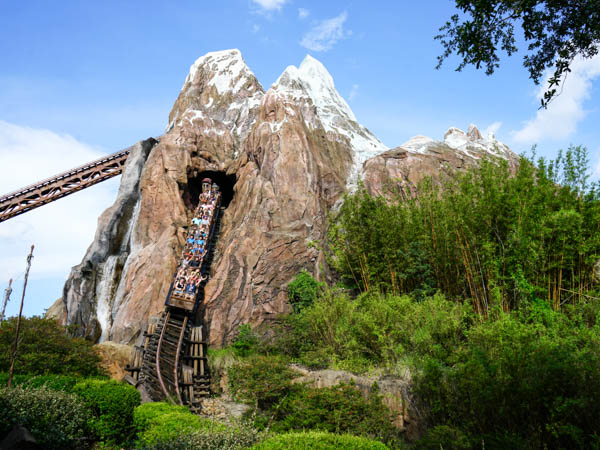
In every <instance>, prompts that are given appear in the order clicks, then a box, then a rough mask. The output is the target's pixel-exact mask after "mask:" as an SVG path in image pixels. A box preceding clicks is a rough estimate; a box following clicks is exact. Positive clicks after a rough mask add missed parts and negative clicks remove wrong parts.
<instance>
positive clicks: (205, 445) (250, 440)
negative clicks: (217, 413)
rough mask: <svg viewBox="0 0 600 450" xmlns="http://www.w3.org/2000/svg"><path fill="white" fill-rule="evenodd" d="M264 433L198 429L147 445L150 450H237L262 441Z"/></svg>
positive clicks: (244, 429) (249, 429)
mask: <svg viewBox="0 0 600 450" xmlns="http://www.w3.org/2000/svg"><path fill="white" fill-rule="evenodd" d="M262 438H263V435H262V434H261V433H259V432H258V431H256V430H255V429H252V428H232V429H229V430H226V431H221V430H216V431H215V430H213V431H207V430H205V431H198V432H193V433H190V434H180V435H178V436H176V437H174V438H171V439H168V440H157V441H155V442H154V444H152V445H150V446H148V447H146V448H148V449H150V450H222V449H228V450H236V449H242V448H249V447H251V446H252V445H254V444H256V443H257V442H260V441H261V440H262Z"/></svg>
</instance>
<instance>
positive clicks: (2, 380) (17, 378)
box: [0, 372, 35, 387]
mask: <svg viewBox="0 0 600 450" xmlns="http://www.w3.org/2000/svg"><path fill="white" fill-rule="evenodd" d="M34 376H35V375H24V374H19V373H15V374H13V378H12V384H11V386H20V385H22V384H23V383H26V382H27V381H29V380H30V379H31V378H32V377H34ZM6 386H8V372H2V373H0V387H6Z"/></svg>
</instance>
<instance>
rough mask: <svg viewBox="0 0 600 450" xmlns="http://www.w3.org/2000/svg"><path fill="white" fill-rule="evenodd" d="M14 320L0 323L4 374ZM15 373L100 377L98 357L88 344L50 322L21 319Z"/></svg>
mask: <svg viewBox="0 0 600 450" xmlns="http://www.w3.org/2000/svg"><path fill="white" fill-rule="evenodd" d="M16 323H17V319H16V318H15V317H13V318H10V319H8V320H5V321H4V322H2V323H1V324H0V372H8V369H9V367H10V356H11V354H12V346H13V342H14V337H15V328H16ZM19 340H20V341H19V351H18V354H17V359H16V361H15V369H14V370H15V373H20V374H36V375H46V374H65V375H74V376H77V375H79V376H90V375H100V374H101V373H102V371H101V369H100V367H99V361H100V359H99V356H98V355H97V354H96V352H95V351H94V349H93V345H92V343H91V342H89V341H86V340H84V339H79V338H72V337H70V336H69V334H68V333H67V330H66V328H65V327H63V326H61V325H60V324H59V323H58V322H57V321H56V320H54V319H46V318H41V317H37V316H34V317H30V318H23V319H22V321H21V331H20V337H19Z"/></svg>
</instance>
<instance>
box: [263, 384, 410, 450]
mask: <svg viewBox="0 0 600 450" xmlns="http://www.w3.org/2000/svg"><path fill="white" fill-rule="evenodd" d="M271 429H272V430H273V431H276V432H285V431H292V430H296V431H302V430H319V431H328V432H331V433H338V434H339V433H342V434H343V433H350V434H355V435H361V436H369V437H371V438H374V439H378V440H380V441H383V442H392V441H394V440H395V439H396V438H397V435H398V432H397V430H396V429H395V428H394V427H393V426H392V421H391V414H390V411H389V409H388V408H387V407H386V406H385V405H384V404H383V403H382V399H381V397H380V396H379V395H377V394H372V395H369V396H368V397H367V398H365V396H364V395H363V393H362V392H360V391H359V390H358V389H357V388H356V387H354V386H351V385H347V384H339V385H337V386H332V387H329V388H309V387H299V388H296V389H294V390H293V392H292V394H291V395H289V396H288V397H286V398H285V399H283V401H282V402H281V404H280V405H279V406H278V408H277V410H276V411H275V422H274V424H273V426H272V428H271Z"/></svg>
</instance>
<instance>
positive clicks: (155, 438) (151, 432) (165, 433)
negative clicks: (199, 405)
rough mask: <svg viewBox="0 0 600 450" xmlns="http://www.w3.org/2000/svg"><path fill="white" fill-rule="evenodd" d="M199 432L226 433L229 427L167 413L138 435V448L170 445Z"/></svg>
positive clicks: (196, 417)
mask: <svg viewBox="0 0 600 450" xmlns="http://www.w3.org/2000/svg"><path fill="white" fill-rule="evenodd" d="M198 431H207V432H211V433H212V432H225V431H227V427H226V426H225V425H223V424H221V423H218V422H213V421H211V420H208V419H202V418H200V417H198V416H195V415H194V414H192V413H190V412H189V411H188V412H166V413H164V414H158V415H156V416H155V417H154V418H152V419H150V420H149V421H148V422H147V426H146V429H145V430H144V431H142V432H140V433H138V446H141V447H146V446H150V445H155V444H156V445H158V444H159V443H163V444H161V445H168V443H169V442H171V441H173V440H174V439H176V438H178V437H179V436H183V435H189V434H192V433H194V432H198Z"/></svg>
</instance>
